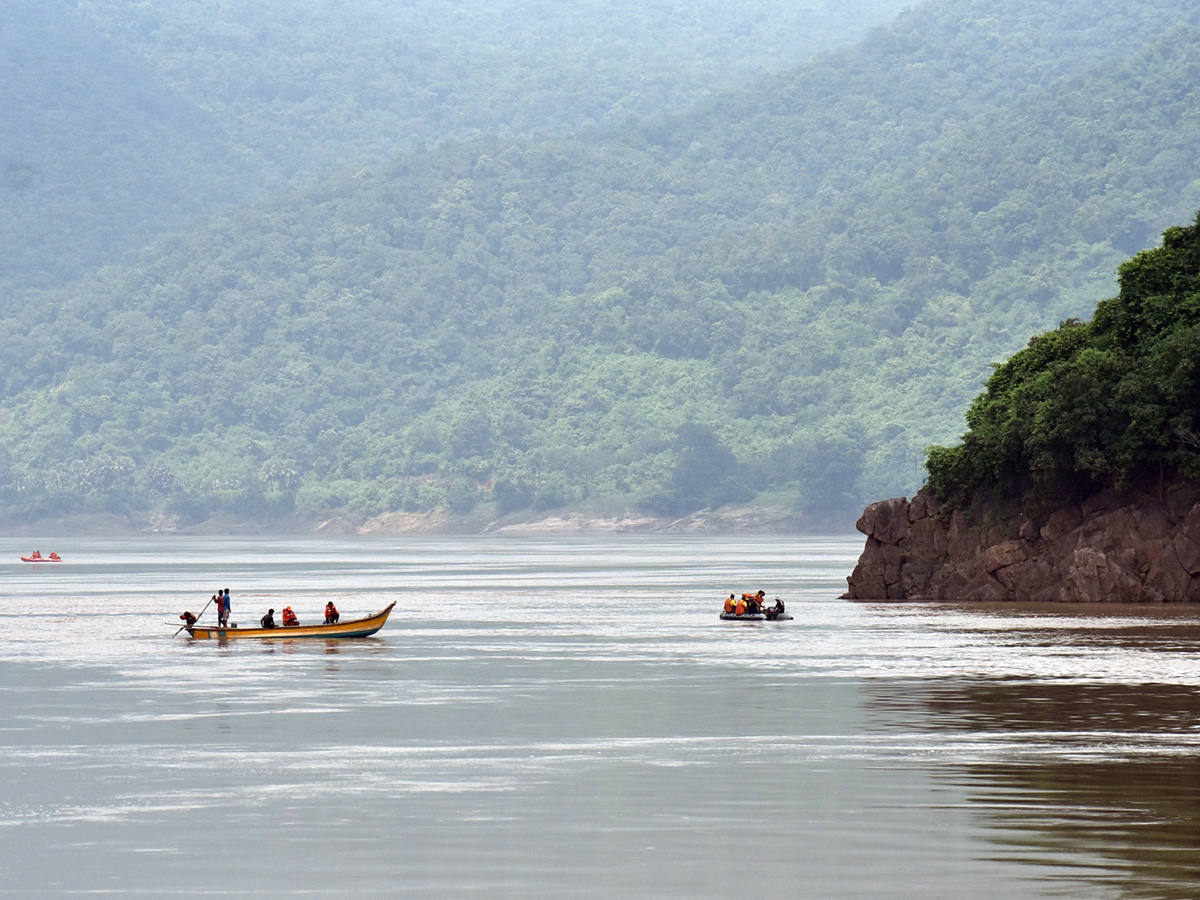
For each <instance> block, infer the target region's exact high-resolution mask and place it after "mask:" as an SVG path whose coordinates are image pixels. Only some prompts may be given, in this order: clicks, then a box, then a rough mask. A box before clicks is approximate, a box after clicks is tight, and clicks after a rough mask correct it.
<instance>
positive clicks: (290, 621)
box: [283, 606, 300, 627]
mask: <svg viewBox="0 0 1200 900" xmlns="http://www.w3.org/2000/svg"><path fill="white" fill-rule="evenodd" d="M283 624H284V626H285V627H286V626H288V625H299V624H300V620H299V619H297V618H296V614H295V613H294V612H292V608H291V607H290V606H285V607H284V608H283Z"/></svg>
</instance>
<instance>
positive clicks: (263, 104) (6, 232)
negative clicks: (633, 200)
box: [0, 0, 903, 291]
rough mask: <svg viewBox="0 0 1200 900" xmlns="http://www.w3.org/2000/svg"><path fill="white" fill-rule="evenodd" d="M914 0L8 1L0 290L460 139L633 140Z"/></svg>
mask: <svg viewBox="0 0 1200 900" xmlns="http://www.w3.org/2000/svg"><path fill="white" fill-rule="evenodd" d="M902 5H903V2H902V0H843V2H841V3H836V4H835V3H829V2H826V0H800V2H792V0H740V2H738V3H734V4H730V3H724V2H719V0H694V2H690V3H687V4H679V3H676V2H674V0H637V2H634V0H573V2H571V3H569V4H567V3H559V2H554V0H537V2H530V0H486V2H484V0H422V2H421V3H395V2H390V0H351V2H330V0H255V2H252V3H229V2H227V0H77V2H76V0H72V2H66V0H5V2H4V3H0V59H3V61H4V77H3V78H2V79H0V118H2V119H3V121H4V128H3V129H0V247H2V248H4V252H3V253H0V285H5V286H6V287H7V290H8V291H18V290H21V289H23V288H25V287H27V286H34V287H49V286H54V285H60V284H62V283H63V282H64V281H66V280H68V279H70V278H74V277H77V276H79V275H81V274H83V273H84V272H86V271H88V270H90V269H92V268H94V267H97V266H100V265H104V264H108V263H112V262H115V261H117V260H118V259H119V258H120V257H121V255H122V254H123V253H124V252H126V251H127V250H130V249H136V248H137V247H140V246H143V245H144V244H146V243H148V242H149V241H150V240H152V239H154V238H156V237H158V236H160V235H161V234H162V233H164V231H167V230H176V229H178V228H179V227H181V226H182V225H183V224H184V223H185V222H187V221H188V220H189V218H191V217H194V216H197V215H213V214H216V213H219V212H222V211H228V210H229V209H231V208H232V207H233V206H235V205H238V204H240V203H244V202H248V201H249V200H251V199H253V198H255V197H257V196H258V195H259V194H261V193H262V192H263V191H264V190H266V189H270V190H281V189H284V188H285V187H287V185H289V184H292V183H295V182H296V181H297V180H301V179H305V178H308V177H311V176H313V175H315V174H317V173H322V172H333V171H337V170H339V169H342V168H344V167H346V166H348V165H352V164H361V163H367V162H370V163H376V162H380V161H383V160H387V159H391V158H392V157H394V156H395V155H397V154H398V153H401V152H405V151H410V150H412V149H414V148H417V147H421V146H424V145H426V144H429V145H436V144H438V143H439V142H441V141H443V140H446V139H448V138H458V139H461V138H464V137H470V136H479V135H483V134H496V135H505V136H507V137H510V138H511V137H516V136H521V135H525V134H533V133H543V134H553V133H566V132H571V131H575V130H578V129H580V128H585V127H597V126H603V125H614V124H615V125H620V126H624V125H625V123H626V122H627V120H629V119H631V118H635V117H645V116H651V115H657V114H663V113H666V112H673V111H679V110H681V109H683V108H685V107H686V106H688V105H689V104H690V103H691V102H693V101H694V100H696V99H698V98H700V97H702V96H704V95H705V94H706V93H708V92H710V91H714V90H727V89H730V88H733V87H735V86H738V85H742V84H745V83H746V82H747V81H749V80H750V79H751V78H752V77H753V76H754V75H756V74H758V73H761V72H766V71H778V70H780V69H782V68H784V67H789V66H792V65H795V64H796V63H798V62H800V61H801V60H804V59H807V58H809V57H811V56H812V55H813V54H815V53H817V52H819V51H821V50H825V49H828V48H831V47H835V46H838V45H841V44H845V43H847V42H849V41H851V40H856V39H858V38H859V37H861V35H862V34H863V33H864V32H865V31H866V30H867V29H868V28H869V27H870V26H872V25H874V24H881V23H884V22H886V21H888V20H889V19H890V18H891V17H892V16H893V15H894V13H895V12H896V11H897V10H898V9H899V8H900V7H901V6H902Z"/></svg>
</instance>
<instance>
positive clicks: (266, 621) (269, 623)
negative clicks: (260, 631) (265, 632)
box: [259, 609, 275, 628]
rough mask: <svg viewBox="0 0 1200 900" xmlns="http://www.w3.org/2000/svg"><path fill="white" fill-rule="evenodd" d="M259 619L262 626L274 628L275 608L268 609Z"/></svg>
mask: <svg viewBox="0 0 1200 900" xmlns="http://www.w3.org/2000/svg"><path fill="white" fill-rule="evenodd" d="M259 621H260V622H262V627H263V628H274V627H275V610H274V609H268V610H267V614H266V615H265V616H263V617H262V618H261V619H260V620H259Z"/></svg>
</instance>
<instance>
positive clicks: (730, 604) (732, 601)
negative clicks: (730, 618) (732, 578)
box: [725, 594, 737, 613]
mask: <svg viewBox="0 0 1200 900" xmlns="http://www.w3.org/2000/svg"><path fill="white" fill-rule="evenodd" d="M735 606H737V601H736V600H735V599H734V598H733V594H730V595H729V599H728V600H726V601H725V612H727V613H731V612H733V608H734V607H735Z"/></svg>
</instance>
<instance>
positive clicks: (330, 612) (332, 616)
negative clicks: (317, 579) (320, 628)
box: [325, 600, 340, 625]
mask: <svg viewBox="0 0 1200 900" xmlns="http://www.w3.org/2000/svg"><path fill="white" fill-rule="evenodd" d="M339 618H340V616H339V615H338V611H337V607H336V606H334V605H333V601H332V600H330V601H329V602H328V603H326V604H325V624H326V625H336V624H337V620H338V619H339Z"/></svg>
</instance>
